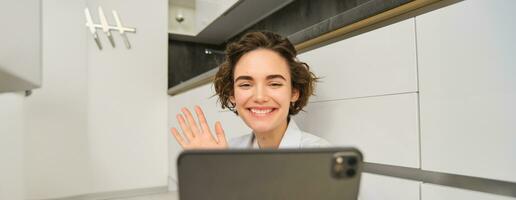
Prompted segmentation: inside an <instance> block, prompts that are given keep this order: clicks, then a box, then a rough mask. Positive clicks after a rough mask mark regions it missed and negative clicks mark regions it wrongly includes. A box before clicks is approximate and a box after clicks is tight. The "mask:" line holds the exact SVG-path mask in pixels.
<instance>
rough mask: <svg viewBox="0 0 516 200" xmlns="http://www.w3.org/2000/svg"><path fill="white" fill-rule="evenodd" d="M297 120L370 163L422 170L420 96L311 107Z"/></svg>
mask: <svg viewBox="0 0 516 200" xmlns="http://www.w3.org/2000/svg"><path fill="white" fill-rule="evenodd" d="M305 110H306V112H301V113H300V114H299V116H296V118H294V119H295V120H296V122H297V124H298V125H299V127H300V128H301V129H302V130H305V131H307V132H311V133H313V134H316V135H319V136H321V137H323V138H326V139H327V140H328V141H329V142H330V143H332V144H333V145H340V146H355V147H358V148H359V149H360V150H361V151H362V152H363V153H364V159H365V161H367V162H373V163H382V164H389V165H398V166H404V167H413V168H419V145H418V144H419V126H418V116H417V115H418V113H417V94H416V93H410V94H400V95H387V96H380V97H368V98H359V99H347V100H338V101H328V102H314V103H310V104H309V105H308V107H307V108H306V109H305Z"/></svg>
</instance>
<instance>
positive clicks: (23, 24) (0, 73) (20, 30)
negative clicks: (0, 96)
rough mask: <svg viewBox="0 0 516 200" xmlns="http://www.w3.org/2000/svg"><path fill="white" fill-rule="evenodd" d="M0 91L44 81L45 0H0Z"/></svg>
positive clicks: (13, 89)
mask: <svg viewBox="0 0 516 200" xmlns="http://www.w3.org/2000/svg"><path fill="white" fill-rule="evenodd" d="M0 27H1V31H0V44H1V45H0V92H6V91H20V90H30V89H33V88H37V87H39V86H40V85H41V65H42V59H41V53H42V52H41V30H42V26H41V1H39V0H24V1H16V0H2V1H0Z"/></svg>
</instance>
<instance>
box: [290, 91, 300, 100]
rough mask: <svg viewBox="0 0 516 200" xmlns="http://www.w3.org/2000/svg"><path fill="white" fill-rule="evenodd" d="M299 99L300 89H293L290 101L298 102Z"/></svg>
mask: <svg viewBox="0 0 516 200" xmlns="http://www.w3.org/2000/svg"><path fill="white" fill-rule="evenodd" d="M298 99H299V90H298V89H296V88H294V89H292V97H291V98H290V102H296V101H297V100H298Z"/></svg>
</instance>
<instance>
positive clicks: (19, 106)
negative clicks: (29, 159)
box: [0, 93, 25, 200]
mask: <svg viewBox="0 0 516 200" xmlns="http://www.w3.org/2000/svg"><path fill="white" fill-rule="evenodd" d="M24 109H25V99H24V95H23V94H22V93H1V94H0V177H1V178H0V199H10V200H23V199H25V184H24V182H25V174H24V167H25V162H24V149H23V147H24V139H25V136H24V125H25V123H24V120H23V118H24V113H23V111H24Z"/></svg>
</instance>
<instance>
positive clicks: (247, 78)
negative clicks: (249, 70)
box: [235, 76, 253, 82]
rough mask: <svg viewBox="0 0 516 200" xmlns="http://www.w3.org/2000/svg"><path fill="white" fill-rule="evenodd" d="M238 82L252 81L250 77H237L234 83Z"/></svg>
mask: <svg viewBox="0 0 516 200" xmlns="http://www.w3.org/2000/svg"><path fill="white" fill-rule="evenodd" d="M238 80H253V77H251V76H239V77H237V78H236V79H235V82H237V81H238Z"/></svg>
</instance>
